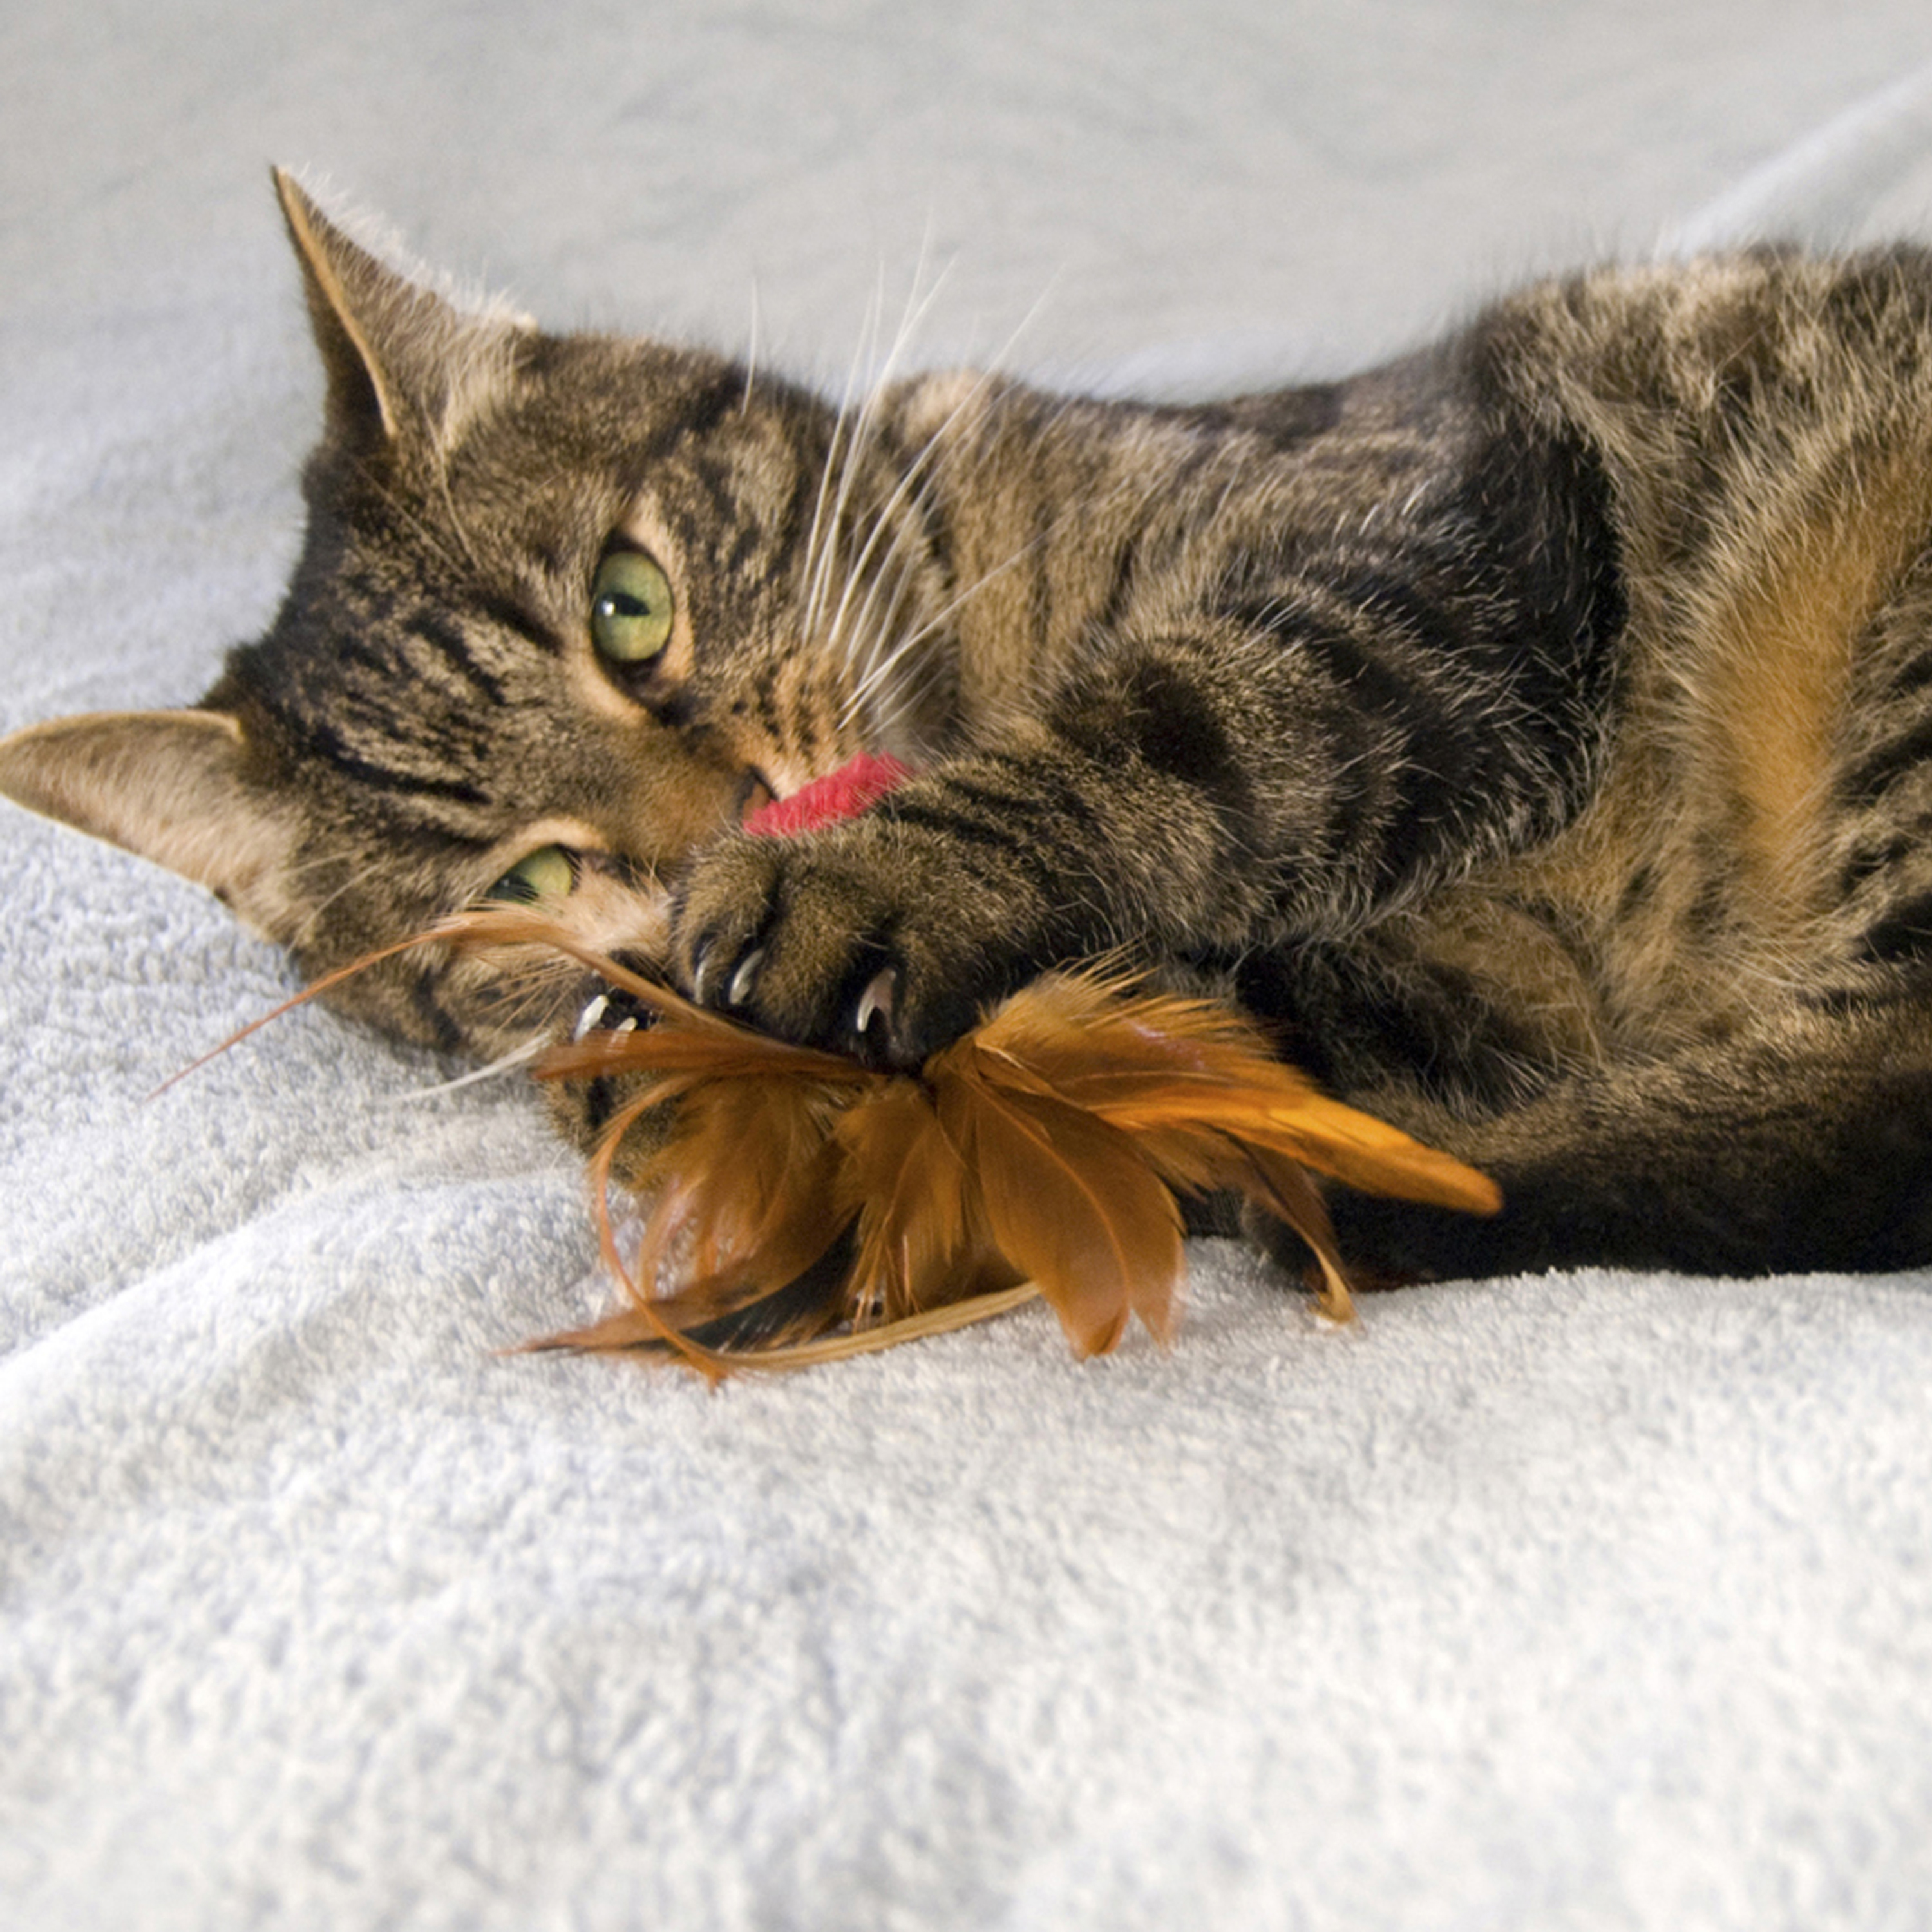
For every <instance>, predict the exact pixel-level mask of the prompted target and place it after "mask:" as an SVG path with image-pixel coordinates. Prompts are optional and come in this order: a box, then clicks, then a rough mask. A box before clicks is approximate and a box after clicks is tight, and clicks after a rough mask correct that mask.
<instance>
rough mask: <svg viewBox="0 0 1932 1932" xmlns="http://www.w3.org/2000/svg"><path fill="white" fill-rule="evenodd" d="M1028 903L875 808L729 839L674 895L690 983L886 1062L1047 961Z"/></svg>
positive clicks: (706, 994)
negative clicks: (821, 823) (844, 821)
mask: <svg viewBox="0 0 1932 1932" xmlns="http://www.w3.org/2000/svg"><path fill="white" fill-rule="evenodd" d="M673 946H674V950H675V953H676V959H677V962H678V965H679V971H680V972H681V974H682V977H683V980H684V983H685V986H686V988H687V989H688V992H690V994H691V997H692V998H694V999H695V1000H697V1001H699V1002H700V1004H703V1005H705V1006H708V1007H715V1008H717V1009H718V1010H721V1011H724V1012H727V1013H731V1014H733V1015H734V1016H737V1017H739V1018H740V1019H744V1020H745V1021H746V1022H748V1023H749V1024H750V1025H754V1026H756V1027H757V1028H760V1029H762V1030H763V1031H766V1032H768V1033H771V1034H776V1035H778V1037H781V1038H783V1039H786V1040H796V1041H799V1042H802V1043H806V1044H808V1045H812V1046H826V1047H829V1048H832V1049H834V1050H835V1051H838V1052H846V1053H851V1054H854V1055H857V1056H858V1057H859V1058H862V1059H865V1060H867V1061H871V1063H873V1064H875V1065H879V1066H885V1067H900V1068H907V1067H916V1066H918V1065H919V1064H921V1063H922V1061H924V1060H925V1059H926V1057H927V1056H928V1055H929V1054H932V1053H933V1052H937V1051H938V1049H940V1048H941V1047H942V1046H946V1045H947V1043H949V1042H950V1041H951V1040H954V1039H956V1038H957V1037H959V1034H962V1033H964V1032H965V1031H966V1030H967V1029H968V1028H969V1027H971V1025H973V1024H974V1022H975V1021H976V1020H977V1019H978V1017H979V1016H980V1010H981V1009H982V1007H983V1006H985V1005H986V1004H988V1003H989V1001H992V1000H994V999H996V998H998V997H999V996H1000V995H1001V994H1003V993H1004V992H1009V991H1010V990H1011V989H1012V988H1013V986H1016V985H1018V984H1019V983H1020V981H1021V980H1024V979H1025V978H1028V977H1031V974H1032V973H1033V972H1034V971H1038V970H1039V969H1040V968H1041V967H1042V966H1043V965H1046V964H1048V963H1050V962H1049V961H1048V960H1047V959H1046V958H1044V957H1043V953H1044V952H1045V951H1046V950H1048V949H1047V948H1046V940H1045V935H1044V932H1043V920H1042V919H1041V918H1040V913H1039V910H1038V909H1037V907H1034V905H1033V904H1031V903H1030V895H1029V893H1028V891H1027V890H1026V889H1025V887H1024V886H1023V885H1022V884H1021V883H1019V882H1018V881H1012V882H1007V883H1006V884H1004V886H1003V884H1002V882H1001V881H999V880H993V879H990V878H989V877H986V875H985V873H984V872H983V870H981V869H978V868H975V867H974V865H973V864H972V863H971V856H970V855H968V854H965V853H962V852H961V851H960V850H959V849H958V847H956V846H955V845H953V844H949V843H948V842H947V841H944V840H941V839H940V838H937V837H935V835H932V833H931V832H929V831H927V830H926V829H923V828H919V827H914V826H906V825H902V824H899V823H895V822H894V821H892V820H889V819H884V818H865V819H859V820H854V821H853V823H850V824H848V825H842V826H835V827H832V828H830V829H827V830H825V831H823V832H814V833H811V834H808V835H805V836H803V837H800V838H732V839H730V840H727V841H725V842H724V843H723V844H720V845H718V846H716V847H713V848H712V850H710V851H709V852H707V853H705V854H704V855H703V856H702V857H701V858H700V859H699V860H698V861H697V864H696V865H695V866H694V868H693V870H692V871H691V876H690V877H689V878H688V880H687V881H686V882H685V886H684V889H683V890H682V892H681V893H680V894H679V899H678V903H677V906H676V911H675V913H674V918H673Z"/></svg>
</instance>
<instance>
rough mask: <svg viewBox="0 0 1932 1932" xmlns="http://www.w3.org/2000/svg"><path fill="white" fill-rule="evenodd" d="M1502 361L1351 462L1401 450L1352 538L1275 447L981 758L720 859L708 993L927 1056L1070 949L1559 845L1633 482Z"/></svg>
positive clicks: (831, 1035)
mask: <svg viewBox="0 0 1932 1932" xmlns="http://www.w3.org/2000/svg"><path fill="white" fill-rule="evenodd" d="M1472 369H1473V364H1470V365H1454V366H1450V365H1445V368H1444V370H1443V371H1442V372H1441V374H1442V381H1443V382H1444V383H1445V384H1446V385H1449V386H1451V387H1450V389H1448V391H1447V392H1445V395H1446V400H1445V395H1434V394H1433V392H1432V394H1431V396H1430V398H1429V399H1428V400H1427V401H1426V403H1424V404H1417V405H1416V406H1415V407H1416V419H1415V425H1414V427H1413V430H1412V437H1413V447H1412V449H1405V450H1404V451H1403V452H1401V455H1400V460H1397V459H1396V458H1394V457H1392V456H1391V455H1390V452H1389V450H1388V447H1387V445H1386V442H1385V441H1382V440H1376V441H1366V442H1364V443H1363V444H1362V446H1361V448H1360V449H1358V448H1357V447H1356V446H1355V445H1354V444H1349V445H1348V446H1346V447H1345V448H1344V449H1342V450H1340V451H1338V452H1334V453H1333V454H1332V455H1331V458H1330V460H1332V461H1334V462H1336V463H1344V462H1347V461H1359V462H1361V463H1364V464H1367V465H1369V466H1370V467H1371V468H1372V469H1373V477H1372V478H1370V483H1369V484H1368V485H1367V486H1364V487H1366V488H1367V493H1368V495H1370V496H1372V497H1373V498H1374V501H1373V514H1367V515H1364V516H1362V517H1359V518H1355V519H1352V520H1351V523H1350V526H1349V529H1348V530H1347V531H1346V532H1343V533H1341V534H1340V535H1338V534H1337V531H1336V529H1335V528H1334V517H1333V514H1332V512H1330V511H1326V510H1325V509H1324V508H1322V506H1321V502H1320V499H1321V495H1322V493H1321V492H1320V491H1319V490H1315V491H1313V497H1314V498H1315V499H1316V502H1315V506H1314V507H1313V508H1311V507H1310V504H1309V502H1308V501H1307V500H1306V499H1305V498H1304V496H1297V497H1295V499H1294V501H1295V504H1296V505H1298V506H1299V507H1298V508H1294V509H1293V510H1292V512H1291V511H1289V510H1286V509H1285V510H1283V511H1282V512H1281V515H1282V519H1283V520H1282V521H1281V522H1280V524H1279V525H1277V524H1274V523H1271V522H1270V521H1269V520H1268V514H1271V513H1272V511H1271V506H1272V505H1274V503H1275V502H1276V498H1275V497H1274V496H1271V494H1270V492H1271V490H1275V489H1276V488H1277V486H1280V485H1281V484H1282V481H1283V476H1284V475H1286V473H1287V472H1286V471H1277V470H1275V469H1271V468H1269V467H1268V466H1267V464H1265V463H1258V465H1257V468H1256V472H1255V475H1253V478H1244V479H1243V481H1244V486H1245V487H1248V488H1249V489H1250V490H1251V493H1253V497H1254V499H1255V500H1254V501H1253V502H1249V503H1247V504H1246V505H1244V507H1243V508H1242V509H1241V514H1240V515H1239V516H1237V514H1236V511H1235V508H1232V507H1231V505H1230V501H1229V497H1228V496H1227V494H1226V493H1217V495H1216V496H1215V497H1214V499H1213V500H1212V501H1211V502H1207V503H1205V504H1204V505H1203V506H1202V510H1201V518H1202V520H1201V523H1200V526H1199V528H1198V529H1195V530H1193V531H1192V532H1184V533H1183V534H1182V535H1181V536H1180V537H1178V538H1177V537H1175V536H1174V535H1173V534H1172V532H1170V533H1169V540H1168V541H1167V544H1166V549H1167V550H1168V551H1169V553H1172V554H1171V556H1170V559H1169V562H1168V563H1167V565H1166V566H1165V573H1166V574H1164V575H1163V576H1162V577H1161V578H1160V580H1159V581H1157V582H1155V583H1152V584H1151V585H1149V586H1145V587H1144V588H1143V589H1142V591H1141V592H1139V601H1138V602H1136V601H1134V598H1133V596H1132V595H1130V596H1129V597H1128V598H1127V602H1128V604H1129V607H1128V608H1127V609H1126V610H1124V612H1122V613H1121V614H1120V615H1118V616H1117V617H1113V618H1112V619H1110V620H1109V623H1108V625H1107V627H1106V628H1104V629H1103V628H1101V625H1100V612H1099V611H1098V610H1097V612H1096V617H1095V622H1094V625H1093V627H1092V628H1091V630H1090V631H1089V632H1088V634H1087V638H1086V642H1085V644H1084V645H1083V646H1082V650H1081V652H1080V653H1079V662H1078V664H1076V665H1075V666H1074V667H1073V668H1071V669H1070V670H1064V671H1063V672H1062V673H1060V674H1059V675H1058V676H1056V677H1055V678H1052V679H1046V681H1045V683H1044V686H1043V688H1041V689H1040V690H1039V691H1037V692H1035V693H1034V694H1031V695H1030V696H1023V694H1020V693H1017V692H1016V693H1015V694H1014V695H1013V700H1012V701H1011V702H1010V703H1009V704H1008V705H1007V706H1004V709H1003V715H1002V716H1001V718H1000V719H999V720H998V721H997V722H996V723H994V724H983V727H981V728H980V730H979V733H978V735H977V740H976V742H974V744H973V745H971V747H970V748H968V749H967V750H965V751H963V752H962V753H961V754H957V755H954V756H952V757H949V758H947V760H944V761H943V762H942V763H940V764H938V765H937V766H935V767H934V768H932V769H930V770H929V771H928V772H925V773H923V774H922V775H919V777H917V778H914V779H913V780H912V781H910V782H909V783H908V784H905V785H904V786H903V787H901V789H900V790H898V791H897V792H896V793H894V794H893V795H892V796H890V797H889V798H888V799H885V800H884V801H883V802H882V803H881V804H880V805H877V806H876V807H874V808H873V809H872V810H871V811H870V812H868V813H867V814H865V815H864V816H863V817H860V818H859V819H856V820H852V821H850V822H849V823H845V824H842V825H839V826H831V827H828V828H826V829H822V830H820V831H818V832H813V833H809V834H807V835H805V836H803V837H802V838H796V839H791V840H782V841H781V840H769V839H755V838H743V837H736V836H733V837H730V838H726V839H724V841H721V842H720V843H719V844H718V845H716V846H715V847H712V848H710V849H709V850H706V851H705V852H704V853H702V854H700V856H698V858H697V860H696V861H695V862H694V865H693V867H692V868H691V872H690V874H688V877H687V878H686V879H685V881H684V882H683V883H682V887H681V889H680V891H679V895H678V897H677V900H676V904H675V907H674V910H673V959H674V962H675V964H676V968H677V969H678V971H679V973H680V974H681V975H682V977H683V980H684V981H685V984H686V985H687V986H688V987H689V988H690V989H691V990H692V992H694V995H696V996H697V998H699V999H700V1000H701V1001H703V1002H704V1003H705V1004H710V1005H714V1006H717V1007H723V1008H724V1009H727V1010H730V1011H732V1012H734V1013H738V1014H740V1015H742V1016H743V1017H744V1018H745V1019H748V1020H749V1021H750V1022H752V1023H753V1024H754V1025H759V1026H761V1027H763V1028H766V1029H767V1030H769V1031H772V1032H774V1033H777V1034H781V1035H783V1036H784V1037H789V1038H793V1039H797V1040H811V1041H814V1042H820V1043H828V1044H832V1045H837V1046H857V1047H859V1049H861V1050H862V1051H865V1052H868V1053H870V1054H871V1055H873V1056H874V1058H878V1059H880V1060H882V1061H886V1062H889V1063H890V1064H897V1065H910V1064H916V1063H917V1062H918V1061H919V1060H920V1059H921V1058H922V1057H923V1056H924V1055H926V1053H928V1052H931V1051H932V1049H935V1047H938V1046H941V1045H943V1044H944V1043H945V1042H946V1041H947V1040H949V1039H950V1038H952V1037H954V1036H955V1035H956V1034H958V1033H959V1031H962V1029H963V1028H965V1027H966V1026H967V1025H970V1024H971V1022H972V1021H973V1019H974V1016H975V1015H976V1014H977V1012H978V1011H979V1010H980V1009H981V1008H982V1007H983V1005H984V1004H986V1002H987V1001H989V1000H991V999H992V998H996V997H998V995H1001V994H1002V993H1004V992H1007V991H1010V990H1011V989H1013V987H1015V986H1017V985H1019V983H1022V982H1023V981H1025V980H1026V979H1028V977H1031V976H1032V975H1034V974H1037V973H1038V972H1039V971H1042V970H1043V969H1045V968H1049V967H1051V966H1053V965H1057V964H1061V963H1064V962H1069V961H1074V960H1079V959H1085V958H1089V957H1091V956H1094V955H1095V954H1097V953H1105V952H1108V951H1109V950H1114V949H1116V948H1124V949H1127V950H1129V951H1130V953H1136V954H1139V955H1142V956H1148V957H1152V958H1156V959H1160V958H1181V959H1188V958H1198V957H1200V956H1203V955H1207V954H1218V955H1220V956H1223V957H1234V956H1239V955H1241V953H1244V952H1247V951H1249V950H1253V949H1255V948H1257V947H1271V946H1275V945H1278V944H1280V943H1282V941H1283V940H1284V939H1285V938H1286V937H1287V936H1288V935H1292V934H1294V935H1310V936H1315V937H1323V936H1346V935H1348V934H1349V933H1351V932H1357V931H1359V930H1360V929H1361V928H1362V926H1364V924H1365V923H1366V922H1368V921H1369V920H1370V919H1372V918H1373V917H1374V916H1376V915H1377V914H1378V913H1380V912H1382V911H1384V910H1386V909H1387V908H1388V907H1390V906H1391V905H1395V904H1403V903H1405V902H1406V901H1412V900H1413V899H1414V898H1415V897H1416V896H1417V895H1419V894H1420V893H1422V892H1426V891H1427V890H1428V889H1430V886H1432V885H1433V883H1436V882H1438V881H1439V880H1442V879H1443V878H1445V877H1452V876H1454V875H1455V874H1457V873H1458V872H1460V871H1462V870H1463V869H1465V868H1466V866H1467V865H1468V864H1469V862H1470V860H1471V859H1472V858H1478V857H1493V856H1496V855H1498V854H1499V853H1503V852H1505V851H1508V850H1516V849H1520V847H1523V846H1524V845H1526V844H1530V843H1532V842H1534V841H1537V840H1538V839H1539V838H1543V837H1546V836H1547V835H1549V834H1550V832H1551V831H1552V830H1553V829H1554V828H1556V826H1559V825H1560V824H1562V823H1564V822H1565V820H1567V819H1568V817H1570V816H1571V814H1574V812H1575V811H1576V810H1577V808H1578V807H1579V805H1580V803H1581V802H1582V801H1583V799H1584V797H1585V796H1586V795H1587V793H1588V790H1589V786H1590V784H1591V783H1592V775H1593V772H1594V771H1595V764H1596V759H1597V754H1598V751H1599V749H1600V748H1601V743H1602V742H1603V739H1604V734H1605V733H1606V732H1607V730H1608V729H1609V728H1610V712H1611V709H1612V707H1613V704H1614V702H1615V679H1614V658H1615V655H1616V643H1617V639H1618V636H1619V631H1620V628H1621V625H1622V619H1623V614H1624V605H1623V595H1624V592H1623V587H1622V580H1621V578H1620V576H1619V568H1618V564H1617V556H1616V540H1615V538H1614V535H1613V533H1612V532H1611V530H1610V526H1609V522H1608V515H1609V511H1608V502H1609V498H1608V486H1607V482H1606V480H1605V478H1604V474H1603V472H1602V471H1601V466H1600V465H1599V464H1598V463H1597V461H1596V460H1595V458H1594V456H1593V455H1592V454H1591V452H1590V451H1589V449H1587V448H1586V446H1584V445H1583V443H1580V441H1578V440H1577V439H1576V438H1574V437H1572V436H1571V435H1569V434H1568V432H1567V431H1565V430H1564V429H1563V428H1562V426H1561V425H1553V424H1552V422H1550V419H1548V417H1547V415H1546V414H1542V413H1538V412H1537V411H1535V410H1529V409H1527V408H1524V407H1520V406H1519V405H1517V404H1514V403H1511V401H1509V399H1508V398H1507V397H1502V398H1499V397H1498V396H1497V395H1494V394H1492V393H1490V389H1493V387H1494V386H1493V384H1491V385H1490V389H1484V383H1483V380H1481V379H1480V377H1479V375H1478V374H1472ZM1458 383H1460V384H1463V385H1464V386H1466V389H1467V390H1468V391H1469V393H1464V391H1463V389H1456V388H1455V387H1454V385H1457V384H1458ZM1479 391H1480V392H1481V393H1480V394H1478V393H1476V392H1479ZM1015 460H1016V462H1019V461H1023V460H1024V457H1023V455H1022V456H1016V459H1015ZM1295 460H1299V459H1298V458H1283V462H1284V463H1290V462H1292V461H1295ZM1385 472H1388V474H1387V475H1385ZM1302 481H1304V482H1305V481H1306V479H1305V478H1304V479H1302ZM1298 487H1299V486H1298ZM1230 489H1231V490H1233V489H1234V486H1233V485H1232V484H1231V485H1230ZM1385 490H1386V494H1383V493H1382V492H1383V491H1385ZM1237 494H1238V492H1237ZM1231 519H1232V520H1235V521H1236V522H1238V524H1239V529H1238V532H1237V533H1236V534H1235V535H1230V534H1229V532H1228V530H1227V529H1226V527H1225V525H1226V523H1227V522H1228V521H1229V520H1231ZM1190 545H1193V546H1194V547H1197V548H1198V550H1199V556H1193V555H1191V554H1190ZM1145 574H1146V573H1145V572H1143V573H1142V575H1143V576H1144V575H1145ZM1129 575H1130V577H1132V576H1133V573H1132V572H1130V573H1129ZM1134 580H1135V581H1136V582H1139V581H1140V578H1139V577H1135V578H1134ZM1187 586H1205V588H1200V589H1196V588H1190V587H1187Z"/></svg>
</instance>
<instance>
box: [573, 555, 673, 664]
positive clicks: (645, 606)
mask: <svg viewBox="0 0 1932 1932" xmlns="http://www.w3.org/2000/svg"><path fill="white" fill-rule="evenodd" d="M672 615H673V606H672V602H671V594H670V578H669V577H667V576H665V574H664V571H663V569H662V568H661V566H660V565H658V563H657V562H656V561H655V559H652V558H651V557H648V556H646V555H645V554H644V553H643V551H642V550H613V551H612V552H611V553H610V555H609V556H607V557H606V558H605V559H604V561H603V562H601V563H600V564H599V565H598V566H597V578H596V581H595V583H593V584H592V586H591V589H590V637H591V641H592V643H594V644H595V646H597V650H598V655H600V656H601V657H604V658H607V659H608V660H610V662H612V663H613V664H647V663H649V661H650V660H651V659H652V658H654V657H655V656H657V655H658V653H659V652H661V651H662V650H663V649H664V646H666V645H667V643H670V631H671V619H672Z"/></svg>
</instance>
